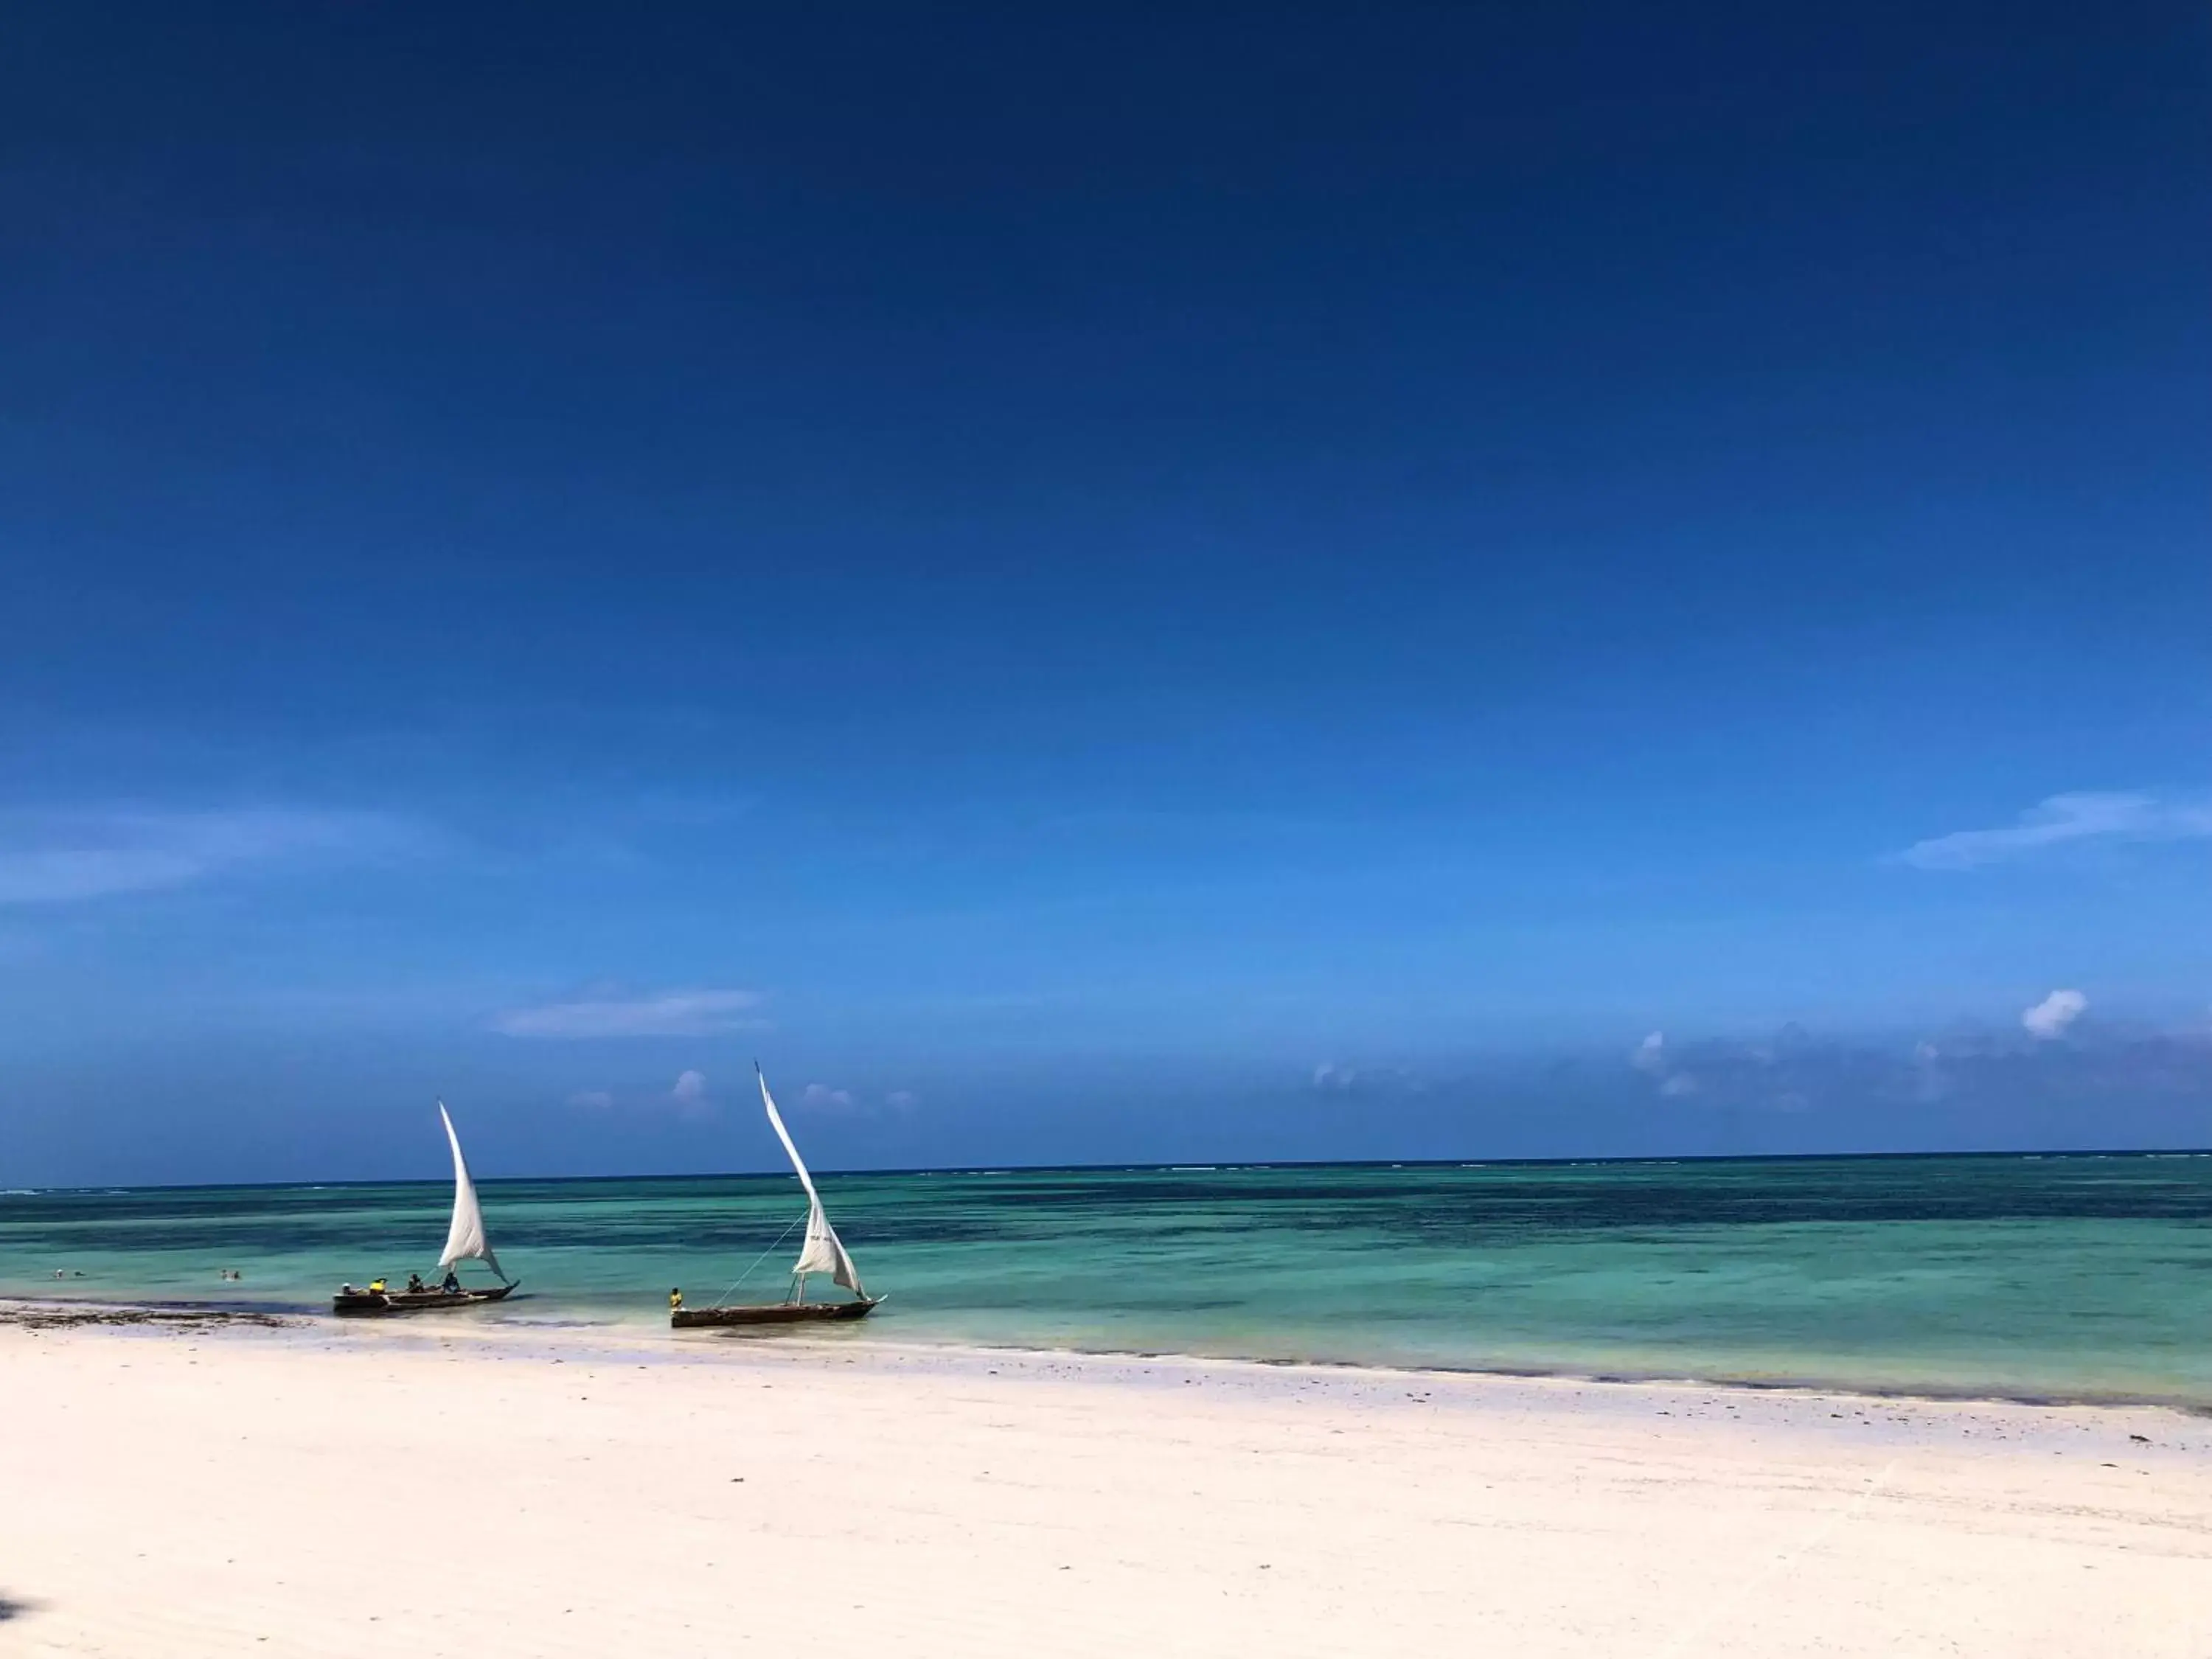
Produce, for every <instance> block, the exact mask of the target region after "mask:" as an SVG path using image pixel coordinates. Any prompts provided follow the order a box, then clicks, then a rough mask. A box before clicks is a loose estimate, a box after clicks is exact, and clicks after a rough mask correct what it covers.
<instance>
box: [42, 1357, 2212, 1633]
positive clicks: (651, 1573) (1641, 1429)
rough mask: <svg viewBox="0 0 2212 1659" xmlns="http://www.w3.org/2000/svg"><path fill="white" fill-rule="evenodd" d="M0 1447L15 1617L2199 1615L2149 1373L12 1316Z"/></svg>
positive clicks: (2169, 1435)
mask: <svg viewBox="0 0 2212 1659" xmlns="http://www.w3.org/2000/svg"><path fill="white" fill-rule="evenodd" d="M456 1323H459V1322H458V1321H457V1322H456ZM2137 1436H2140V1437H2142V1438H2141V1439H2138V1438H2136V1437H2137ZM0 1455H3V1456H4V1464H0V1654H5V1655H9V1656H14V1655H46V1654H108V1655H125V1656H132V1659H142V1656H143V1659H193V1656H198V1655H225V1656H234V1655H240V1654H248V1655H250V1654H256V1653H268V1654H302V1655H308V1654H313V1655H321V1654H331V1655H355V1654H361V1655H372V1654H374V1655H408V1656H433V1655H441V1654H451V1655H457V1656H459V1655H467V1656H471V1659H490V1656H506V1655H532V1656H536V1655H546V1656H555V1655H569V1654H574V1655H590V1656H594V1659H597V1656H615V1655H621V1656H651V1659H659V1656H684V1655H693V1654H702V1655H703V1654H715V1655H728V1654H732V1653H745V1652H759V1653H768V1652H770V1651H776V1652H782V1653H804V1654H807V1655H810V1656H824V1659H835V1656H842V1655H863V1654H865V1655H871V1656H910V1655H911V1656H929V1655H959V1656H963V1659H978V1656H981V1659H990V1656H997V1655H1002V1654H1023V1655H1063V1654H1065V1655H1088V1654H1116V1655H1119V1654H1131V1655H1147V1656H1149V1655H1173V1654H1224V1655H1227V1654H1235V1655H1261V1656H1297V1655H1328V1656H1332V1659H1341V1656H1345V1655H1366V1654H1375V1655H1384V1654H1388V1655H1393V1656H1399V1655H1406V1654H1437V1655H1443V1654H1460V1653H1469V1654H1473V1653H1494V1654H1502V1655H1513V1656H1537V1655H1552V1654H1559V1655H1566V1654H1572V1655H1576V1656H1584V1659H1586V1656H1592V1655H1597V1656H1612V1655H1634V1656H1650V1659H1666V1656H1676V1655H1681V1656H1688V1655H1709V1654H1741V1655H1758V1656H1761V1659H1775V1656H1784V1655H1795V1654H1883V1655H1900V1656H1923V1655H1924V1656H1936V1655H1947V1656H1948V1655H1989V1656H1993V1659H1994V1656H2002V1659H2026V1656H2037V1655H2054V1654H2080V1655H2097V1656H2114V1655H2137V1654H2142V1655H2150V1654H2159V1655H2167V1654H2170V1655H2175V1656H2189V1659H2203V1656H2205V1655H2207V1654H2212V1421H2205V1420H2203V1419H2194V1418H2189V1417H2185V1416H2182V1415H2179V1414H2177V1413H2170V1412H2165V1411H2160V1410H2154V1409H2142V1410H2124V1411H2121V1410H2089V1409H2082V1408H2066V1409H2043V1408H2037V1407H2021V1406H1991V1405H1978V1404H1974V1405H1960V1404H1929V1403H1926V1402H1921V1401H1910V1402H1906V1401H1871V1400H1866V1399H1860V1398H1850V1397H1844V1398H1828V1397H1823V1396H1816V1395H1805V1394H1787V1395H1782V1394H1762V1393H1750V1392H1743V1391H1730V1390H1723V1389H1705V1388H1695V1387H1676V1386H1651V1385H1640V1384H1639V1385H1620V1384H1606V1383H1563V1382H1550V1381H1528V1382H1522V1381H1516V1380H1510V1379H1497V1378H1477V1377H1453V1376H1434V1375H1408V1374H1402V1373H1393V1372H1378V1371H1351V1370H1300V1369H1294V1368H1278V1367H1261V1366H1243V1365H1230V1364H1203V1363H1194V1362H1188V1361H1158V1362H1147V1361H1137V1360H1107V1359H1096V1360H1091V1359H1071V1358H1065V1357H1060V1356H1049V1355H1034V1354H1032V1355H1016V1354H989V1353H981V1354H979V1353H969V1352H948V1351H943V1350H912V1349H899V1348H896V1347H884V1346H870V1345H868V1344H866V1343H865V1342H860V1341H840V1340H835V1339H831V1340H826V1341H811V1342H805V1343H798V1342H792V1341H788V1340H769V1341H765V1342H763V1341H761V1340H757V1339H756V1340H750V1341H745V1340H735V1341H733V1340H729V1339H728V1338H726V1337H719V1336H715V1335H714V1334H706V1335H703V1336H701V1337H699V1338H697V1339H696V1340H687V1339H678V1338H673V1337H670V1336H668V1335H666V1334H659V1333H655V1334H651V1335H647V1334H642V1333H633V1334H622V1333H607V1332H556V1333H544V1332H541V1333H532V1332H529V1331H526V1330H523V1331H518V1330H515V1329H513V1328H506V1329H493V1328H483V1327H472V1328H468V1329H465V1330H460V1329H448V1330H446V1331H433V1330H430V1329H428V1328H424V1327H423V1326H421V1325H416V1326H413V1327H409V1328H404V1329H402V1330H396V1331H395V1330H392V1329H390V1328H332V1327H331V1326H329V1325H327V1324H321V1325H307V1326H302V1327H300V1328H294V1329H290V1330H281V1331H267V1330H252V1329H240V1328H199V1329H195V1328H140V1329H128V1328H126V1329H120V1330H118V1329H112V1328H47V1329H29V1328H21V1327H20V1326H17V1327H11V1328H0Z"/></svg>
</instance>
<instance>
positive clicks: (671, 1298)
mask: <svg viewBox="0 0 2212 1659" xmlns="http://www.w3.org/2000/svg"><path fill="white" fill-rule="evenodd" d="M683 1305H684V1292H683V1291H681V1290H673V1291H669V1293H668V1311H669V1312H671V1313H674V1312H675V1311H676V1310H678V1308H680V1307H682V1306H683Z"/></svg>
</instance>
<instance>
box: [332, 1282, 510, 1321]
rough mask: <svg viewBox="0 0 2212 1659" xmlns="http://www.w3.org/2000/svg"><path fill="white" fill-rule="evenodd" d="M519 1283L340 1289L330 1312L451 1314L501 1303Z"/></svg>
mask: <svg viewBox="0 0 2212 1659" xmlns="http://www.w3.org/2000/svg"><path fill="white" fill-rule="evenodd" d="M519 1285H520V1280H517V1281H516V1283H515V1284H513V1285H501V1286H499V1287H498V1288H497V1289H496V1290H490V1291H453V1292H452V1293H450V1294H449V1293H447V1291H355V1292H354V1293H353V1294H352V1295H351V1296H348V1295H347V1294H346V1293H345V1292H344V1291H339V1292H338V1294H337V1295H336V1296H334V1297H331V1312H332V1313H334V1314H344V1315H346V1316H348V1317H349V1318H356V1319H359V1318H375V1317H379V1316H383V1315H386V1314H416V1313H451V1312H453V1310H456V1309H459V1308H473V1307H477V1306H478V1305H480V1304H483V1303H486V1302H504V1301H505V1300H506V1299H507V1297H508V1296H509V1295H510V1294H511V1293H512V1292H513V1291H515V1290H516V1289H517V1288H518V1287H519Z"/></svg>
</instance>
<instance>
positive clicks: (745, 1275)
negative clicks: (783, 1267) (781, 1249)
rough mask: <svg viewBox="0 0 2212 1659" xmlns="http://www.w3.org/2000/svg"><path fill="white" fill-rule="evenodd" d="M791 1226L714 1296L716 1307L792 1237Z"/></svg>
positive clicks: (808, 1213) (804, 1218) (801, 1217)
mask: <svg viewBox="0 0 2212 1659" xmlns="http://www.w3.org/2000/svg"><path fill="white" fill-rule="evenodd" d="M813 1213H814V1212H813V1211H812V1210H811V1209H809V1210H808V1211H807V1212H806V1214H805V1215H803V1216H799V1217H798V1218H795V1219H794V1220H793V1222H792V1224H791V1227H796V1226H797V1225H799V1222H801V1221H805V1220H806V1219H807V1218H808V1217H810V1216H811V1215H812V1214H813ZM791 1227H786V1228H785V1229H784V1230H783V1231H781V1232H780V1233H778V1234H777V1235H776V1236H775V1243H772V1244H770V1245H769V1247H768V1249H765V1250H763V1251H762V1252H761V1253H760V1254H759V1255H757V1256H755V1257H754V1258H753V1262H752V1267H748V1268H746V1269H745V1270H744V1272H743V1273H739V1274H738V1276H737V1277H736V1278H735V1279H732V1280H731V1281H730V1289H729V1290H727V1291H723V1292H722V1293H721V1295H720V1296H718V1297H715V1298H714V1305H715V1306H716V1307H718V1308H719V1307H720V1306H721V1305H722V1304H724V1303H726V1302H727V1301H728V1300H729V1299H730V1291H734V1290H736V1289H737V1288H738V1285H742V1284H744V1282H745V1280H747V1279H750V1278H751V1277H752V1276H753V1267H759V1266H760V1264H761V1263H762V1262H763V1261H767V1260H768V1259H769V1256H771V1255H775V1251H776V1247H777V1246H778V1245H781V1243H783V1241H784V1240H785V1239H787V1238H789V1237H791Z"/></svg>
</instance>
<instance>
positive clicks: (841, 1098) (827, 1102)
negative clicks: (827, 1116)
mask: <svg viewBox="0 0 2212 1659" xmlns="http://www.w3.org/2000/svg"><path fill="white" fill-rule="evenodd" d="M799 1104H800V1105H802V1106H805V1107H806V1108H808V1109H811V1110H813V1111H817V1112H849V1111H851V1110H852V1109H853V1091H851V1090H850V1089H833V1088H831V1087H830V1086H829V1085H828V1084H826V1083H810V1084H808V1085H806V1087H805V1090H804V1091H802V1092H801V1093H800V1095H799Z"/></svg>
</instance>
